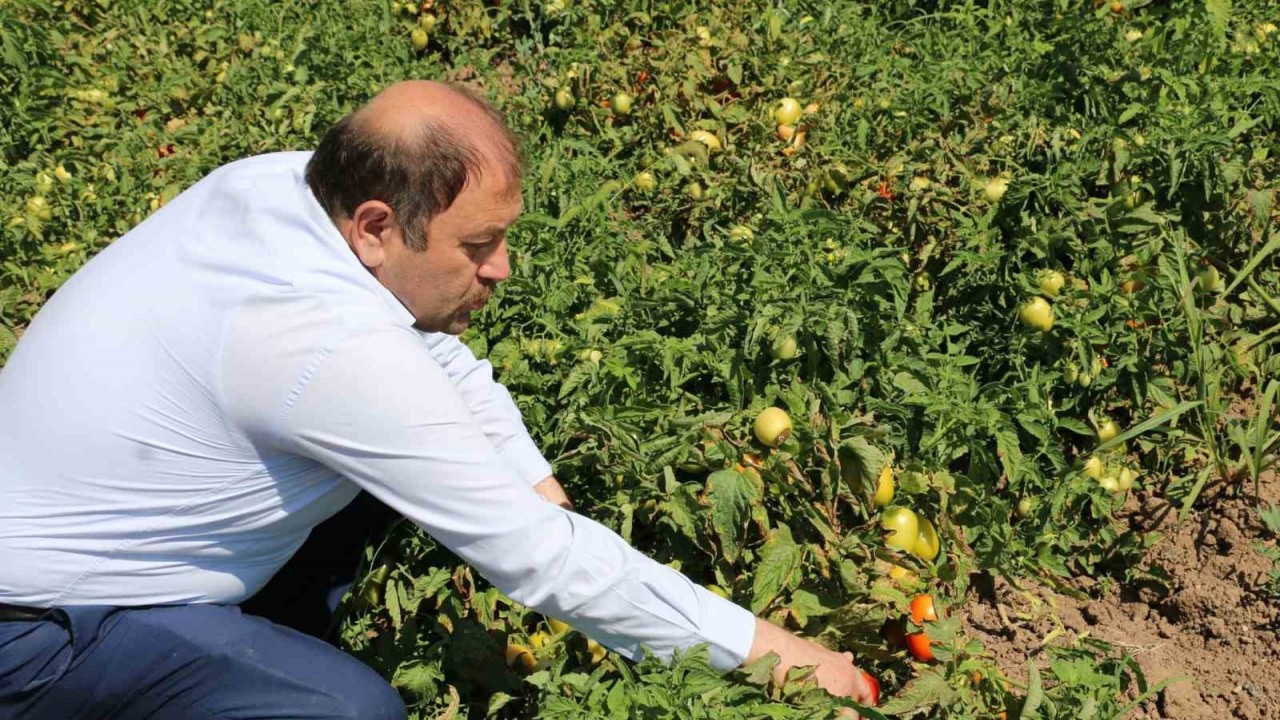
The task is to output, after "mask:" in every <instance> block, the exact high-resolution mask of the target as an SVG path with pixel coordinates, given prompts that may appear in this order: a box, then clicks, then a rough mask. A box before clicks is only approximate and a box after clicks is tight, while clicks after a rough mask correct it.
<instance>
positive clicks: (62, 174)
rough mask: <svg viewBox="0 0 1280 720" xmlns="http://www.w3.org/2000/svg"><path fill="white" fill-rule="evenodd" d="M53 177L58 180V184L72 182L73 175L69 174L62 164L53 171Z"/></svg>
mask: <svg viewBox="0 0 1280 720" xmlns="http://www.w3.org/2000/svg"><path fill="white" fill-rule="evenodd" d="M53 176H54V177H56V178H57V179H58V182H62V183H66V182H71V173H69V172H67V169H66V168H65V167H63V166H62V165H61V163H59V165H58V167H56V168H54V169H53Z"/></svg>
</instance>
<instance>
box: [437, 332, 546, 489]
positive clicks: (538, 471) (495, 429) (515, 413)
mask: <svg viewBox="0 0 1280 720" xmlns="http://www.w3.org/2000/svg"><path fill="white" fill-rule="evenodd" d="M421 338H422V341H423V344H424V345H425V346H426V348H427V351H428V352H430V353H431V356H432V357H433V358H435V360H436V362H438V363H440V367H442V368H444V371H445V374H446V375H448V376H449V379H450V380H451V381H452V382H453V385H454V387H455V388H457V390H458V394H459V395H461V396H462V399H463V401H465V402H466V404H467V407H468V408H470V409H471V415H472V417H473V418H474V419H475V423H476V425H477V426H479V428H480V429H481V431H482V432H484V435H485V437H487V438H488V439H489V442H491V443H493V446H494V447H495V448H497V449H498V454H499V455H501V456H502V459H503V460H505V461H506V462H507V464H508V465H510V466H511V467H512V469H514V470H515V471H516V475H517V476H518V477H519V478H520V479H521V480H523V481H524V482H526V483H528V484H529V485H536V484H537V483H539V482H541V481H542V480H544V479H546V478H547V477H549V476H550V475H551V474H552V470H551V464H550V463H548V462H547V460H546V458H544V457H543V455H542V451H540V450H539V449H538V446H537V445H535V444H534V442H533V438H531V437H529V431H528V429H526V428H525V425H524V419H523V418H521V417H520V409H519V408H517V407H516V404H515V401H514V400H512V399H511V393H509V392H507V389H506V388H505V387H503V386H502V385H501V384H500V383H499V382H498V381H496V380H494V379H493V366H492V365H491V364H489V361H487V360H477V359H476V356H475V355H473V354H472V352H471V349H470V348H468V347H467V346H466V344H464V343H463V342H462V341H461V340H459V339H458V338H457V337H456V336H454V335H449V334H447V333H421Z"/></svg>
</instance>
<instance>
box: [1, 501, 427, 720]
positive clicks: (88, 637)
mask: <svg viewBox="0 0 1280 720" xmlns="http://www.w3.org/2000/svg"><path fill="white" fill-rule="evenodd" d="M389 518H390V513H389V511H387V510H386V508H385V507H383V506H381V505H380V504H378V503H376V501H372V499H371V498H368V497H367V496H365V495H362V496H361V497H360V498H359V499H358V500H357V501H354V502H353V503H352V504H351V505H350V506H348V507H347V508H346V509H344V510H343V511H342V512H340V513H339V514H338V515H335V516H334V517H333V518H332V519H330V520H329V521H327V522H326V523H324V524H322V525H320V526H319V527H317V528H316V529H315V531H313V532H312V535H311V537H309V538H308V539H307V543H306V544H305V545H304V546H303V548H302V549H301V550H299V552H298V554H297V555H295V557H294V558H293V559H292V560H290V562H289V564H288V565H286V566H285V568H284V569H282V570H281V572H280V573H278V574H277V575H276V577H274V578H272V581H271V582H270V583H268V585H267V587H266V588H264V589H263V591H262V592H261V593H259V594H258V595H256V596H254V598H252V599H251V600H250V601H249V602H247V603H245V605H244V607H243V608H241V607H237V606H234V605H179V606H165V607H150V608H116V607H95V606H76V607H62V608H54V609H52V610H50V611H49V612H48V613H47V614H46V616H45V618H44V619H42V620H34V621H30V620H15V621H5V622H0V720H98V719H102V720H106V719H107V718H110V719H111V720H144V719H145V720H206V719H207V720H213V719H214V718H217V719H218V720H224V719H225V720H232V719H234V720H251V719H252V720H264V719H266V718H276V719H279V720H285V719H288V720H320V719H322V718H323V719H325V720H356V719H357V718H359V719H360V720H366V719H367V720H403V718H404V717H405V707H404V703H403V702H402V701H401V699H400V696H399V694H398V693H397V692H396V691H395V690H394V689H393V688H392V687H391V686H390V685H389V684H388V683H387V682H386V681H385V680H384V679H383V678H382V677H381V676H379V675H378V674H377V673H375V672H374V671H373V670H372V669H370V668H369V667H368V666H366V665H364V664H363V663H361V662H360V661H359V660H356V659H355V658H354V657H352V656H350V655H348V654H347V653H345V652H343V651H342V650H340V649H338V648H337V647H334V646H333V645H331V644H329V643H326V642H325V641H323V640H321V639H319V638H318V637H314V636H312V635H309V634H306V633H305V632H300V631H299V630H297V629H294V628H293V627H286V626H285V624H283V623H287V624H289V625H293V626H295V627H299V628H301V629H302V630H307V631H311V632H313V633H317V634H323V633H324V632H326V630H329V629H331V628H330V627H329V626H330V615H331V614H332V611H333V609H334V607H335V606H336V602H335V601H336V599H337V598H339V597H341V594H342V591H343V590H344V589H345V587H344V586H349V584H350V581H351V578H352V576H353V575H354V572H355V569H356V567H357V565H358V563H359V555H360V550H361V548H362V547H363V545H364V541H365V539H366V538H367V537H368V534H369V532H370V531H377V530H378V529H385V526H386V523H387V521H388V519H389ZM295 603H296V605H295ZM251 611H252V612H253V613H258V614H251ZM260 615H265V616H266V617H262V616H260ZM267 618H271V619H267ZM272 620H277V621H279V622H273V621H272Z"/></svg>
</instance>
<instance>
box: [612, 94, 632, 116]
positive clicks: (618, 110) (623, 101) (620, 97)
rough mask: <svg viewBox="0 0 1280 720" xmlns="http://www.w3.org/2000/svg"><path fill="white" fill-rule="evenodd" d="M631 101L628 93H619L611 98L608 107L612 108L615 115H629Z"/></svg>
mask: <svg viewBox="0 0 1280 720" xmlns="http://www.w3.org/2000/svg"><path fill="white" fill-rule="evenodd" d="M631 99H632V98H631V95H630V94H629V93H625V92H620V93H618V94H616V95H614V96H613V100H612V101H610V103H609V107H610V108H612V110H613V112H614V114H615V115H630V114H631Z"/></svg>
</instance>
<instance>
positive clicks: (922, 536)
mask: <svg viewBox="0 0 1280 720" xmlns="http://www.w3.org/2000/svg"><path fill="white" fill-rule="evenodd" d="M941 550H942V540H941V539H940V538H939V537H938V530H937V528H935V527H934V526H933V523H932V522H929V520H928V519H926V518H920V533H919V535H917V536H916V541H915V544H914V545H912V546H911V553H912V554H913V555H915V556H916V557H918V558H920V559H921V560H924V561H925V562H933V561H934V559H936V558H937V557H938V553H939V552H940V551H941Z"/></svg>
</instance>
